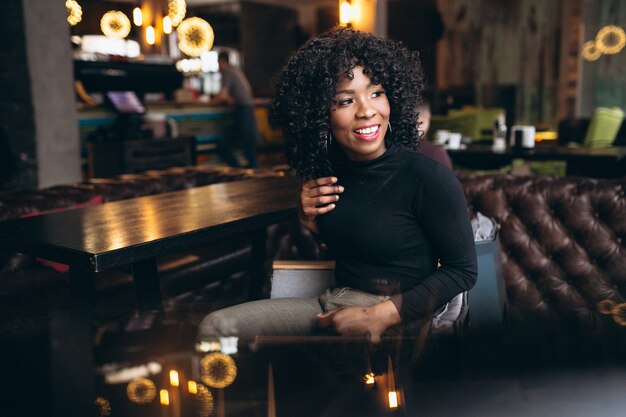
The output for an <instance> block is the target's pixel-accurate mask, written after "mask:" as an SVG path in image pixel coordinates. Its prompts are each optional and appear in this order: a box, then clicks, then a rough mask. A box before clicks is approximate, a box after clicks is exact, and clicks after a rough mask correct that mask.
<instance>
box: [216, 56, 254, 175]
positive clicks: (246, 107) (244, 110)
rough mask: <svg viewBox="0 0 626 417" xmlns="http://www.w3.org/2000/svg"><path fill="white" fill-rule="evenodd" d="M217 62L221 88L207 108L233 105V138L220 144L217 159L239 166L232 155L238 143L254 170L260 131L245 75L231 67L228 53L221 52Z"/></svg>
mask: <svg viewBox="0 0 626 417" xmlns="http://www.w3.org/2000/svg"><path fill="white" fill-rule="evenodd" d="M217 62H218V65H219V68H220V74H221V75H222V89H221V90H220V92H219V93H217V94H216V95H215V96H214V97H213V98H212V99H211V100H210V101H209V105H227V106H234V127H235V128H234V130H233V132H234V137H227V138H225V139H224V140H222V142H221V143H220V147H219V153H220V157H221V158H222V159H223V160H224V162H226V163H227V164H228V165H230V166H232V167H239V166H240V164H239V161H237V158H236V157H235V154H234V153H233V142H235V141H237V140H239V141H240V142H241V149H242V150H243V154H244V156H245V157H246V159H247V160H248V167H249V168H257V167H258V163H257V159H256V144H257V142H258V140H259V128H258V126H257V121H256V116H255V113H254V98H253V96H252V87H250V83H249V82H248V80H247V78H246V76H245V75H244V73H243V72H242V71H241V70H240V69H238V68H235V67H233V66H232V65H230V61H229V57H228V53H227V52H220V53H219V55H218V58H217Z"/></svg>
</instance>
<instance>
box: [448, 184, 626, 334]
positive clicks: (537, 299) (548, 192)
mask: <svg viewBox="0 0 626 417" xmlns="http://www.w3.org/2000/svg"><path fill="white" fill-rule="evenodd" d="M459 179H460V180H461V183H462V185H463V189H464V191H465V194H466V197H467V202H468V207H469V210H470V211H471V212H472V213H475V212H478V211H479V212H481V213H483V214H484V215H486V216H489V217H492V218H494V219H496V221H497V222H498V223H499V225H500V246H501V255H502V263H503V272H504V280H505V285H506V294H507V304H508V313H509V319H510V321H511V322H512V323H514V324H515V323H532V324H536V323H543V324H544V325H545V324H546V323H548V325H550V324H552V325H558V326H561V327H563V325H564V324H566V325H567V326H570V327H572V328H577V329H584V330H583V331H584V332H586V333H596V334H606V333H605V332H607V331H609V332H610V331H616V330H617V331H620V326H619V324H620V317H619V312H615V311H614V312H613V313H617V314H610V313H611V312H610V311H606V308H604V309H603V308H602V306H603V305H605V306H606V305H607V304H608V305H618V304H620V303H624V301H625V300H626V195H625V191H626V179H620V180H595V179H589V178H570V177H565V178H549V177H536V176H535V177H514V176H505V175H485V176H478V175H475V174H469V173H461V174H459ZM603 310H604V311H603ZM607 313H609V314H607ZM621 324H622V326H623V324H624V323H621ZM624 329H625V328H623V327H622V328H621V330H624Z"/></svg>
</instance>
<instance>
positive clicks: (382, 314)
mask: <svg viewBox="0 0 626 417" xmlns="http://www.w3.org/2000/svg"><path fill="white" fill-rule="evenodd" d="M400 321H401V318H400V313H398V309H397V308H396V306H395V305H394V304H393V303H392V302H391V301H390V300H387V301H383V302H382V303H379V304H375V305H373V306H370V307H341V308H337V309H334V310H328V311H326V312H324V313H320V314H318V315H317V325H318V326H319V327H322V328H330V329H333V330H334V331H335V332H337V333H338V334H340V335H342V336H364V337H367V338H369V339H370V341H371V342H372V343H373V344H379V343H380V337H381V335H382V334H383V333H384V332H385V330H387V329H388V328H389V327H391V326H393V325H395V324H398V323H400Z"/></svg>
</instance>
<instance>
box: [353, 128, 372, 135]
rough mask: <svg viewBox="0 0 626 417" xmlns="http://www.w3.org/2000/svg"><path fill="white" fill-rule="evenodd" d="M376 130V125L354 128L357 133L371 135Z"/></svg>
mask: <svg viewBox="0 0 626 417" xmlns="http://www.w3.org/2000/svg"><path fill="white" fill-rule="evenodd" d="M377 131H378V126H372V127H366V128H365V129H356V130H355V132H356V133H358V134H359V135H372V134H374V133H376V132H377Z"/></svg>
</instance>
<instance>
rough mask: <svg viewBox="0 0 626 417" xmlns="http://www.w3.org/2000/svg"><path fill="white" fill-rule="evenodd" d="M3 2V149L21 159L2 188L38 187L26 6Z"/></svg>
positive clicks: (0, 84)
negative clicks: (4, 139)
mask: <svg viewBox="0 0 626 417" xmlns="http://www.w3.org/2000/svg"><path fill="white" fill-rule="evenodd" d="M2 6H3V7H2V13H0V39H4V40H5V41H4V42H0V62H2V65H0V130H3V131H4V133H5V135H6V136H5V138H6V141H5V144H4V146H3V149H2V151H3V152H10V153H11V155H10V158H11V159H12V160H14V161H19V165H18V166H19V172H18V173H17V174H16V175H11V174H10V173H9V172H6V173H5V175H4V178H0V189H2V188H34V187H36V185H37V166H36V163H35V161H36V145H35V122H34V116H33V102H32V98H31V86H30V75H29V69H28V59H27V56H26V37H25V34H24V9H23V5H22V0H4V1H3V2H2ZM6 148H9V149H6ZM21 155H23V158H21V157H20V156H21ZM4 158H6V154H5V155H4V156H3V159H4ZM22 159H23V160H22Z"/></svg>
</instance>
